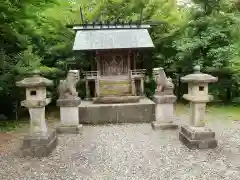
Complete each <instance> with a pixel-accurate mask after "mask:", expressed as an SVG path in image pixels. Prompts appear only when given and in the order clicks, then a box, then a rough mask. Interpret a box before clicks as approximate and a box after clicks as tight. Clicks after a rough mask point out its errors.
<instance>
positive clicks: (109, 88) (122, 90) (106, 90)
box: [99, 79, 131, 96]
mask: <svg viewBox="0 0 240 180" xmlns="http://www.w3.org/2000/svg"><path fill="white" fill-rule="evenodd" d="M99 90H100V96H106V95H126V94H130V92H131V83H130V81H129V80H119V79H118V80H100V81H99Z"/></svg>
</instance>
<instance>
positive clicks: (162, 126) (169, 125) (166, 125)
mask: <svg viewBox="0 0 240 180" xmlns="http://www.w3.org/2000/svg"><path fill="white" fill-rule="evenodd" d="M151 125H152V128H153V129H154V130H167V129H169V130H174V129H178V125H176V124H174V123H173V122H157V121H154V122H152V123H151Z"/></svg>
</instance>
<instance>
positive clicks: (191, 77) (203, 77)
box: [181, 65, 218, 83]
mask: <svg viewBox="0 0 240 180" xmlns="http://www.w3.org/2000/svg"><path fill="white" fill-rule="evenodd" d="M193 69H194V73H192V74H188V75H186V76H183V77H181V81H182V82H184V83H213V82H216V81H217V80H218V78H217V77H214V76H212V75H210V74H205V73H202V72H201V67H200V66H199V65H196V66H194V68H193Z"/></svg>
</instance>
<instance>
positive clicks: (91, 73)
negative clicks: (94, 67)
mask: <svg viewBox="0 0 240 180" xmlns="http://www.w3.org/2000/svg"><path fill="white" fill-rule="evenodd" d="M99 75H100V74H99V71H85V72H84V77H85V79H87V80H91V79H97V77H99Z"/></svg>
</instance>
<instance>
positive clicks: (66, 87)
mask: <svg viewBox="0 0 240 180" xmlns="http://www.w3.org/2000/svg"><path fill="white" fill-rule="evenodd" d="M79 80H80V75H79V71H78V70H70V71H68V74H67V78H66V79H65V80H61V81H60V84H59V86H58V93H59V99H74V98H77V97H78V92H77V91H76V84H77V82H78V81H79Z"/></svg>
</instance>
